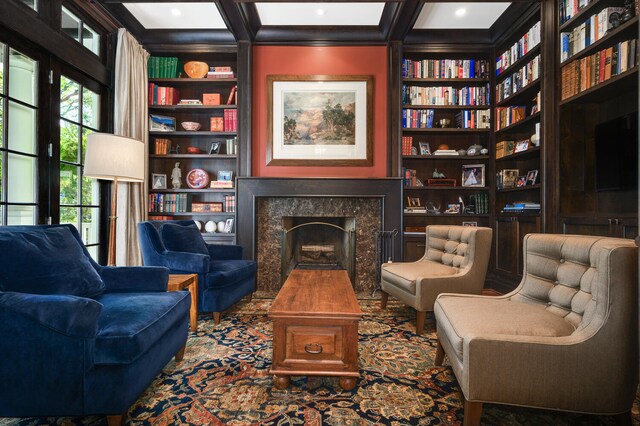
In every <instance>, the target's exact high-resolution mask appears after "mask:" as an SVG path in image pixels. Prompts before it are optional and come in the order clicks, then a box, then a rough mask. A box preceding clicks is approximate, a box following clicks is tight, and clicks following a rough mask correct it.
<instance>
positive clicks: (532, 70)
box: [496, 55, 540, 102]
mask: <svg viewBox="0 0 640 426" xmlns="http://www.w3.org/2000/svg"><path fill="white" fill-rule="evenodd" d="M539 77H540V55H537V56H536V57H535V58H533V59H532V60H531V61H529V62H528V63H527V64H526V65H525V66H523V67H522V68H520V69H519V70H518V71H516V72H514V73H513V74H512V75H510V76H509V77H507V78H505V79H504V80H503V81H501V82H500V83H498V84H496V102H502V101H503V100H505V99H507V98H508V97H509V96H511V95H513V94H515V93H516V92H518V91H519V90H520V89H522V88H523V87H526V86H527V85H528V84H529V83H531V82H532V81H534V80H536V79H537V78H539Z"/></svg>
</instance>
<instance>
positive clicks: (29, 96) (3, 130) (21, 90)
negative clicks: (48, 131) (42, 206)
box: [0, 43, 39, 225]
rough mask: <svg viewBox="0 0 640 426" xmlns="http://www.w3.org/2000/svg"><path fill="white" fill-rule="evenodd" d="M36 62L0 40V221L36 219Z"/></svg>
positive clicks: (14, 222) (17, 222)
mask: <svg viewBox="0 0 640 426" xmlns="http://www.w3.org/2000/svg"><path fill="white" fill-rule="evenodd" d="M37 93H38V61H37V60H34V59H32V58H31V57H29V56H27V55H25V54H23V53H21V52H19V51H18V50H15V49H13V48H11V47H9V46H8V45H6V44H2V43H0V224H1V225H33V224H35V223H36V221H37V213H38V212H37V208H38V203H37V193H36V189H37V170H38V155H37V152H38V151H37V136H38V135H37V124H36V123H37V122H38V115H39V114H38V113H39V111H38V99H37Z"/></svg>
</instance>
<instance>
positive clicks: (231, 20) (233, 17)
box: [216, 0, 259, 41]
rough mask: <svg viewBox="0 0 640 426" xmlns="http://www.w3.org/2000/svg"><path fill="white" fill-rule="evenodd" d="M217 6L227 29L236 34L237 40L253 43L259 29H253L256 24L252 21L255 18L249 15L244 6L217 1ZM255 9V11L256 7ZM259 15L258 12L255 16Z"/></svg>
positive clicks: (222, 0) (225, 0) (223, 0)
mask: <svg viewBox="0 0 640 426" xmlns="http://www.w3.org/2000/svg"><path fill="white" fill-rule="evenodd" d="M216 5H217V6H218V10H219V11H220V15H222V19H223V20H224V22H225V23H226V24H227V28H229V29H230V30H231V32H232V33H233V34H234V36H235V38H236V40H238V41H240V40H242V41H251V40H253V39H254V37H255V31H257V28H255V29H252V28H253V27H254V25H255V24H254V23H253V21H252V19H253V18H251V17H250V16H248V15H247V10H245V8H244V5H237V4H233V3H232V2H230V1H227V0H216ZM251 6H253V5H251ZM249 9H250V8H249ZM253 9H254V10H255V6H253ZM257 15H258V14H257V12H256V13H255V16H257ZM258 22H259V21H258Z"/></svg>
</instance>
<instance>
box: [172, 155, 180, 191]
mask: <svg viewBox="0 0 640 426" xmlns="http://www.w3.org/2000/svg"><path fill="white" fill-rule="evenodd" d="M181 179H182V170H180V162H179V161H178V162H176V165H175V167H174V168H173V171H172V172H171V184H172V185H173V189H180V186H182V181H181Z"/></svg>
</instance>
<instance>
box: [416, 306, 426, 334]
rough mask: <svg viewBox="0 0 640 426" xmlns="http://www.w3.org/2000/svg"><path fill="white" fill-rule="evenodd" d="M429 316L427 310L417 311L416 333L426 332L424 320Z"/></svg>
mask: <svg viewBox="0 0 640 426" xmlns="http://www.w3.org/2000/svg"><path fill="white" fill-rule="evenodd" d="M426 317H427V312H426V311H416V334H417V335H418V336H419V335H421V334H422V333H424V320H425V318H426Z"/></svg>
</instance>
